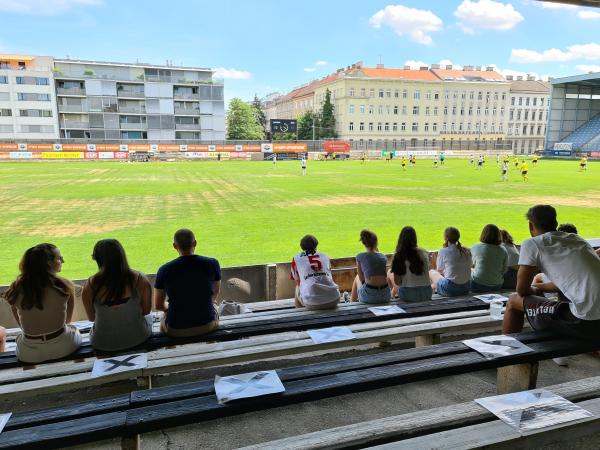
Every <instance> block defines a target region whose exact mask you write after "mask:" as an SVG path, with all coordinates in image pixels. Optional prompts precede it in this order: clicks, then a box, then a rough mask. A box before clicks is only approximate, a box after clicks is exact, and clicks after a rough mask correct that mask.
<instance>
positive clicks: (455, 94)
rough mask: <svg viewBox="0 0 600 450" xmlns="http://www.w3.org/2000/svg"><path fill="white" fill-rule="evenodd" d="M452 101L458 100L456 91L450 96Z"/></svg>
mask: <svg viewBox="0 0 600 450" xmlns="http://www.w3.org/2000/svg"><path fill="white" fill-rule="evenodd" d="M452 98H453V99H455V100H456V99H457V98H458V91H454V94H453V95H452Z"/></svg>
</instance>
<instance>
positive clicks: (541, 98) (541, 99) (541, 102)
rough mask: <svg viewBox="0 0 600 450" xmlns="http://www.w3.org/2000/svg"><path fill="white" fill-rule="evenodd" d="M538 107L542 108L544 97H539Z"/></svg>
mask: <svg viewBox="0 0 600 450" xmlns="http://www.w3.org/2000/svg"><path fill="white" fill-rule="evenodd" d="M540 106H544V97H540Z"/></svg>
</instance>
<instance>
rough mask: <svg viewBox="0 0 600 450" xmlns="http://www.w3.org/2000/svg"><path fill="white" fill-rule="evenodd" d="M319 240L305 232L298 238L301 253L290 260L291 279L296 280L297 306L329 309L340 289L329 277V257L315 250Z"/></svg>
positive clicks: (335, 301) (337, 298)
mask: <svg viewBox="0 0 600 450" xmlns="http://www.w3.org/2000/svg"><path fill="white" fill-rule="evenodd" d="M317 245H319V241H317V238H316V237H314V236H312V235H310V234H307V235H306V236H304V237H303V238H302V239H301V240H300V248H301V249H302V253H300V254H298V255H296V256H294V259H293V260H292V270H291V279H292V280H294V281H296V298H295V304H296V307H297V308H302V307H306V308H307V309H331V308H335V307H336V306H337V304H338V302H339V301H340V291H339V289H338V286H337V284H335V283H334V282H333V278H332V277H331V264H330V262H329V257H328V256H327V255H326V254H324V253H320V252H318V251H317Z"/></svg>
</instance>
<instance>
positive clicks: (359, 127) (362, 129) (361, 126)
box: [358, 122, 365, 131]
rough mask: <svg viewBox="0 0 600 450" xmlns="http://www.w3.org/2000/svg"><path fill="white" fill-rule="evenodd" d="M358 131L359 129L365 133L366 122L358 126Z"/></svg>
mask: <svg viewBox="0 0 600 450" xmlns="http://www.w3.org/2000/svg"><path fill="white" fill-rule="evenodd" d="M358 129H359V131H365V123H364V122H361V123H360V124H359V125H358Z"/></svg>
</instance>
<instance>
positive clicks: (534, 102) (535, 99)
mask: <svg viewBox="0 0 600 450" xmlns="http://www.w3.org/2000/svg"><path fill="white" fill-rule="evenodd" d="M533 106H537V97H533Z"/></svg>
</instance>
